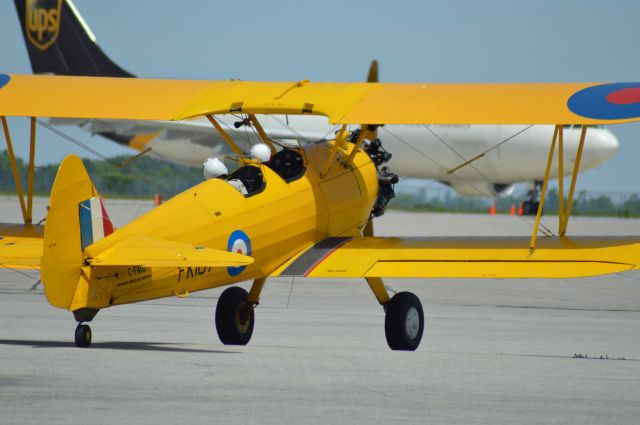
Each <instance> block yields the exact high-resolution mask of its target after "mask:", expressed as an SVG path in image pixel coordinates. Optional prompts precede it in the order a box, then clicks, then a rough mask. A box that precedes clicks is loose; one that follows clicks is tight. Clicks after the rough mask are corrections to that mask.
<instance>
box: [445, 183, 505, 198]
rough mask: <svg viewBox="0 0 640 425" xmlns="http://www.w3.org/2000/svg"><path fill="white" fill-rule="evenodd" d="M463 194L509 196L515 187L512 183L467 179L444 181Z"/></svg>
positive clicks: (487, 196)
mask: <svg viewBox="0 0 640 425" xmlns="http://www.w3.org/2000/svg"><path fill="white" fill-rule="evenodd" d="M446 184H447V185H449V186H451V188H452V189H453V190H455V191H456V192H458V193H459V194H460V195H463V196H483V197H486V198H489V197H491V198H499V197H503V196H510V195H511V194H512V193H513V191H514V190H515V188H516V185H515V184H514V183H491V182H487V181H478V180H468V181H456V182H450V183H446Z"/></svg>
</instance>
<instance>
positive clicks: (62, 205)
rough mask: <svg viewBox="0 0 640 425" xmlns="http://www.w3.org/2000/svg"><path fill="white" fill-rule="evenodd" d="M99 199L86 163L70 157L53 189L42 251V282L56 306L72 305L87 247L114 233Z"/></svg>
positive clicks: (61, 165)
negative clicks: (86, 245) (86, 244)
mask: <svg viewBox="0 0 640 425" xmlns="http://www.w3.org/2000/svg"><path fill="white" fill-rule="evenodd" d="M97 196H98V192H97V190H96V188H95V186H94V185H93V183H92V182H91V179H90V178H89V175H88V174H87V170H86V169H85V168H84V165H83V164H82V160H81V159H80V158H78V157H77V156H75V155H69V156H67V157H66V158H65V159H64V160H63V161H62V163H61V164H60V168H59V169H58V174H57V175H56V179H55V181H54V183H53V188H52V189H51V198H50V201H49V212H48V214H47V221H46V224H45V227H44V242H43V248H42V261H41V272H42V282H43V283H44V290H45V294H46V296H47V300H48V301H49V303H50V304H51V305H53V306H55V307H61V308H66V309H68V308H69V307H70V306H71V302H72V301H73V297H74V295H75V292H76V288H77V286H78V282H79V280H80V278H81V274H82V270H81V269H82V265H83V250H84V244H85V243H87V242H88V243H93V242H96V241H97V239H99V238H101V237H104V236H106V235H107V234H109V233H110V232H112V231H113V227H112V226H111V222H110V221H109V218H108V216H106V211H104V207H103V206H102V202H101V201H100V198H97ZM105 221H108V224H106V223H105ZM99 227H100V228H99Z"/></svg>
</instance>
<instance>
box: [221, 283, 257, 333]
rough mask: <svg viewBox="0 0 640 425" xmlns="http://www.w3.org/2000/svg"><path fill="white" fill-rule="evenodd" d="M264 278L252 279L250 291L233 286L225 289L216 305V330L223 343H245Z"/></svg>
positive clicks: (253, 320) (253, 318) (251, 331)
mask: <svg viewBox="0 0 640 425" xmlns="http://www.w3.org/2000/svg"><path fill="white" fill-rule="evenodd" d="M266 281H267V279H266V278H264V277H263V278H260V279H256V280H254V281H253V286H252V287H251V291H250V292H249V293H247V291H245V290H244V289H242V288H239V287H237V286H233V287H231V288H227V289H225V290H224V291H223V292H222V294H221V295H220V298H218V304H217V305H216V330H217V331H218V337H219V338H220V341H221V342H222V343H223V344H225V345H247V343H248V342H249V341H250V340H251V335H252V334H253V325H254V323H255V316H254V311H253V310H254V308H255V306H256V305H258V300H259V298H260V292H262V288H263V287H264V284H265V282H266Z"/></svg>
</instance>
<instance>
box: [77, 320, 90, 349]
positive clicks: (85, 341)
mask: <svg viewBox="0 0 640 425" xmlns="http://www.w3.org/2000/svg"><path fill="white" fill-rule="evenodd" d="M75 337H76V347H81V348H87V347H88V346H90V345H91V328H90V327H89V325H82V324H80V325H78V326H77V327H76V333H75Z"/></svg>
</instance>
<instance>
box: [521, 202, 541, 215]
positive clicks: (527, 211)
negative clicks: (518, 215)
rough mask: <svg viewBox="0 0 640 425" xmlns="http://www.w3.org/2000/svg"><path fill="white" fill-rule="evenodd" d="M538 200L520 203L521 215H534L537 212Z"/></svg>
mask: <svg viewBox="0 0 640 425" xmlns="http://www.w3.org/2000/svg"><path fill="white" fill-rule="evenodd" d="M539 206H540V202H536V201H524V202H523V203H522V215H536V214H538V207H539Z"/></svg>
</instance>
